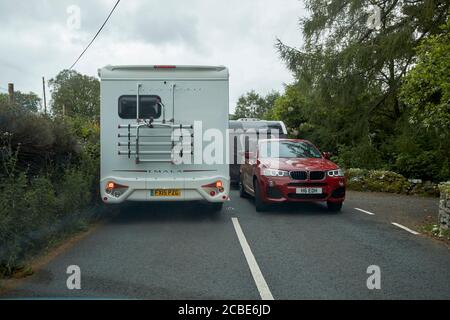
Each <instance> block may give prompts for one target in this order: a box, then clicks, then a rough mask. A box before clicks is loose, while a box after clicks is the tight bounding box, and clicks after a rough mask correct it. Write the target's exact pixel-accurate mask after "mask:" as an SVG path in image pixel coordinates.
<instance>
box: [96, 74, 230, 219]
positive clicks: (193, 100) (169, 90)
mask: <svg viewBox="0 0 450 320" xmlns="http://www.w3.org/2000/svg"><path fill="white" fill-rule="evenodd" d="M99 77H100V79H101V100H100V130H101V134H100V143H101V177H100V190H101V197H102V200H103V201H104V202H105V203H121V202H123V201H194V200H206V201H208V202H210V203H211V207H212V208H213V209H214V210H220V209H221V207H222V204H223V203H224V202H225V201H226V200H228V195H229V190H230V189H229V185H230V175H229V166H228V164H227V162H226V161H222V162H220V161H219V162H217V163H216V162H214V163H207V162H205V161H204V159H203V157H202V156H203V153H204V151H205V148H207V143H205V142H204V141H203V140H205V137H204V134H203V133H204V132H207V131H208V130H210V131H213V132H216V133H221V134H222V136H223V137H225V136H226V135H227V128H228V102H229V95H228V78H229V74H228V70H227V68H226V67H223V66H178V65H177V66H169V65H149V66H106V67H104V68H102V69H100V70H99ZM206 140H207V141H208V137H206ZM222 145H223V146H222V147H223V148H225V147H226V144H225V143H223V144H222ZM222 151H223V150H222ZM222 151H221V152H222ZM223 153H224V154H226V151H223Z"/></svg>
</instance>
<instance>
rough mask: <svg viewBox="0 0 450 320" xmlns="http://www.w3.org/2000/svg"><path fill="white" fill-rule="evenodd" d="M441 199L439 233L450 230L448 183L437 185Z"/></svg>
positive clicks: (449, 193)
mask: <svg viewBox="0 0 450 320" xmlns="http://www.w3.org/2000/svg"><path fill="white" fill-rule="evenodd" d="M439 190H440V192H441V199H440V201H439V228H440V230H441V232H443V231H447V230H449V229H450V226H449V225H450V181H448V182H445V183H441V184H440V185H439Z"/></svg>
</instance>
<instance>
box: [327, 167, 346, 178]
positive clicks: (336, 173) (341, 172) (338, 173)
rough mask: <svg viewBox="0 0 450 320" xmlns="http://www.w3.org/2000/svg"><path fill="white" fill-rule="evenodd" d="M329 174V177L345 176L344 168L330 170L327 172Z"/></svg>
mask: <svg viewBox="0 0 450 320" xmlns="http://www.w3.org/2000/svg"><path fill="white" fill-rule="evenodd" d="M327 175H328V176H329V177H343V176H344V170H342V169H336V170H330V171H328V172H327Z"/></svg>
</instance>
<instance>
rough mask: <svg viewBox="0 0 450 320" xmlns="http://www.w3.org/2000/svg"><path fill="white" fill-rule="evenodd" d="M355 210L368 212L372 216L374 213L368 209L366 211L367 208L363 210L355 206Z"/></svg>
mask: <svg viewBox="0 0 450 320" xmlns="http://www.w3.org/2000/svg"><path fill="white" fill-rule="evenodd" d="M355 210H358V211H361V212H364V213H367V214H370V215H371V216H374V215H375V213H373V212H370V211H367V210H363V209H360V208H355Z"/></svg>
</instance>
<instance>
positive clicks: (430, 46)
mask: <svg viewBox="0 0 450 320" xmlns="http://www.w3.org/2000/svg"><path fill="white" fill-rule="evenodd" d="M442 30H443V33H442V34H439V35H435V36H431V37H430V38H428V39H426V40H425V41H424V42H423V43H422V44H421V45H420V46H419V47H418V50H417V51H418V58H417V64H416V65H415V66H414V68H412V69H411V70H410V71H409V72H408V74H407V76H406V77H405V79H404V82H403V85H402V88H401V99H402V101H403V102H404V103H405V104H406V105H407V106H408V107H410V108H411V117H410V120H411V122H412V123H414V124H418V125H420V126H422V127H424V128H427V129H430V130H436V131H439V132H441V133H442V134H446V135H448V134H449V133H450V19H449V20H448V21H447V23H446V24H445V25H443V26H442Z"/></svg>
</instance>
